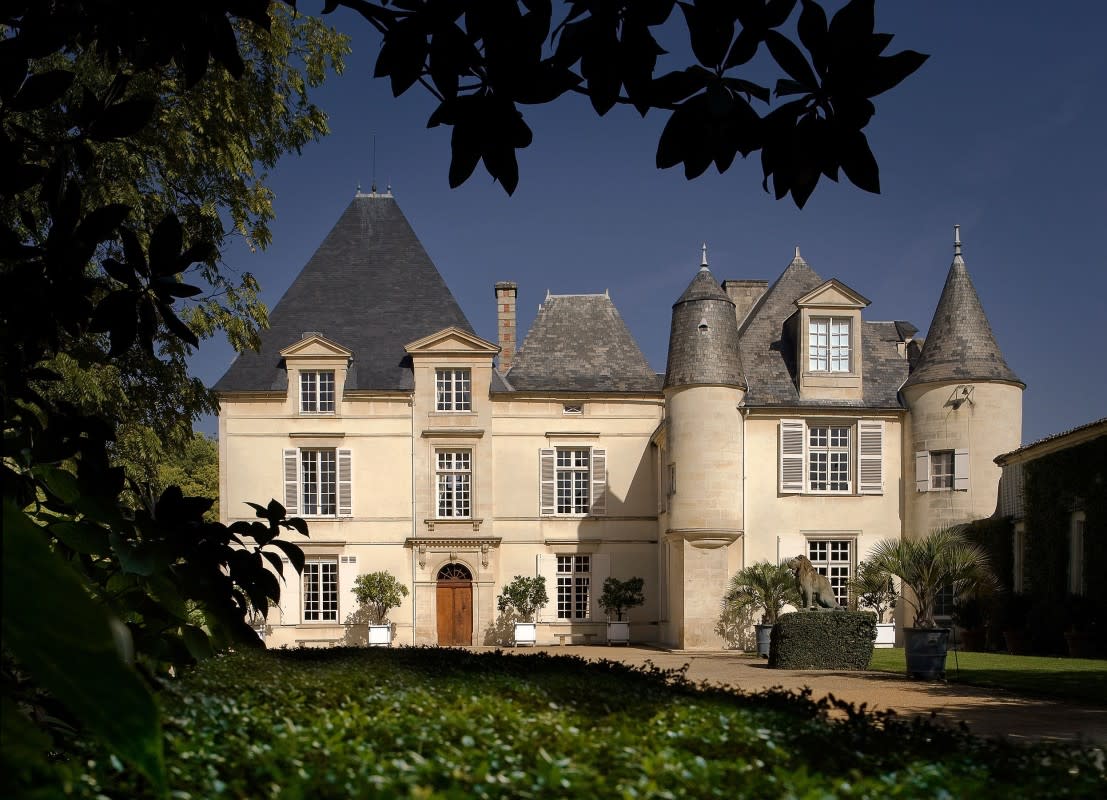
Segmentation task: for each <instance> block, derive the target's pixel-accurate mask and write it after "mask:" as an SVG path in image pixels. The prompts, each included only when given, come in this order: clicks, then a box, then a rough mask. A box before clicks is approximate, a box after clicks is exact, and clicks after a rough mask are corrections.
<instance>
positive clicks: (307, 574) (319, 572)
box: [303, 559, 338, 622]
mask: <svg viewBox="0 0 1107 800" xmlns="http://www.w3.org/2000/svg"><path fill="white" fill-rule="evenodd" d="M303 580H304V621H305V622H337V621H338V559H320V560H317V561H308V562H306V563H305V564H304V578H303Z"/></svg>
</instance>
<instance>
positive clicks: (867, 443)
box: [857, 419, 884, 494]
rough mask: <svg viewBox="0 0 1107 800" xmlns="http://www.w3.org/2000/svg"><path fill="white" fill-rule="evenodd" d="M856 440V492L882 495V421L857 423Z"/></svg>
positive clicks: (870, 420)
mask: <svg viewBox="0 0 1107 800" xmlns="http://www.w3.org/2000/svg"><path fill="white" fill-rule="evenodd" d="M857 438H858V440H859V445H858V450H857V452H858V466H857V471H858V480H857V491H858V492H859V493H860V494H884V421H883V420H879V419H876V420H872V419H868V420H866V419H863V420H861V421H860V422H858V423H857Z"/></svg>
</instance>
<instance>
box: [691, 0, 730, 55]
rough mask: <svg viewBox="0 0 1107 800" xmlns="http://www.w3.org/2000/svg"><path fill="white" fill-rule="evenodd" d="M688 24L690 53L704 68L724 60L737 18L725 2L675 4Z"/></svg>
mask: <svg viewBox="0 0 1107 800" xmlns="http://www.w3.org/2000/svg"><path fill="white" fill-rule="evenodd" d="M678 5H679V6H680V10H681V11H683V12H684V20H685V22H686V23H687V25H688V36H689V39H690V40H691V43H692V52H693V53H694V54H695V56H696V58H697V59H698V60H699V62H700V63H701V64H703V65H704V66H705V67H711V68H714V67H717V66H719V65H721V64H722V63H723V60H724V59H725V58H726V55H727V50H729V49H730V43H731V40H733V39H734V21H735V19H736V18H737V16H736V14H735V12H734V10H733V8H732V5H731V4H730V3H728V2H718V1H717V0H716V1H715V2H699V3H695V4H694V5H693V4H691V3H678Z"/></svg>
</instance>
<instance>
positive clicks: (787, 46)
mask: <svg viewBox="0 0 1107 800" xmlns="http://www.w3.org/2000/svg"><path fill="white" fill-rule="evenodd" d="M765 44H766V45H768V47H769V52H770V53H771V54H772V56H773V58H774V59H775V60H776V63H777V64H779V65H780V66H781V67H782V68H783V69H784V71H785V72H787V73H788V74H789V75H791V76H792V78H793V79H794V80H795V81H797V82H798V83H800V84H802V85H803V86H806V87H808V89H810V90H811V91H815V90H816V89H818V88H819V82H818V79H817V78H816V77H815V73H814V72H812V71H811V67H810V65H808V63H807V59H806V58H804V57H803V53H802V52H801V51H800V49H799V48H798V47H796V46H795V45H794V44H793V43H792V41H791V40H790V39H788V38H787V37H786V36H781V35H780V34H779V33H777V32H776V31H767V32H766V33H765Z"/></svg>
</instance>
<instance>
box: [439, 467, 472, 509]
mask: <svg viewBox="0 0 1107 800" xmlns="http://www.w3.org/2000/svg"><path fill="white" fill-rule="evenodd" d="M435 457H436V459H437V462H438V463H437V467H436V475H437V486H438V516H439V517H468V516H469V515H470V514H471V503H472V476H473V462H472V458H473V456H472V452H471V451H469V450H437V451H435Z"/></svg>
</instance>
